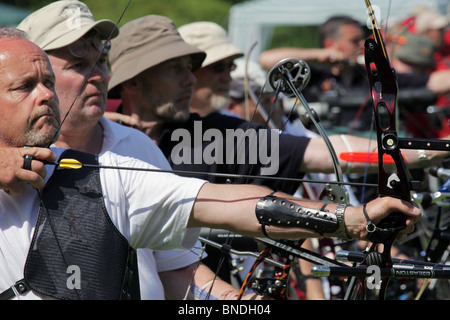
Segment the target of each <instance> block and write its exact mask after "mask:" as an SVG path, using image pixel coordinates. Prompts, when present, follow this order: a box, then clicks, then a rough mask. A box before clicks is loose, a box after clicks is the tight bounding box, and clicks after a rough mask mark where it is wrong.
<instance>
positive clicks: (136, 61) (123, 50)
mask: <svg viewBox="0 0 450 320" xmlns="http://www.w3.org/2000/svg"><path fill="white" fill-rule="evenodd" d="M186 55H191V56H192V61H193V70H194V71H195V70H196V69H198V68H200V66H201V65H202V62H203V60H204V59H205V56H206V54H205V53H204V52H203V51H201V50H200V49H199V48H197V47H195V46H192V45H189V44H187V43H186V42H185V41H184V40H183V38H181V36H180V34H179V33H178V30H177V28H176V27H175V24H174V23H173V21H172V20H170V19H169V18H167V17H164V16H159V15H148V16H144V17H141V18H138V19H136V20H133V21H131V22H128V23H127V24H125V25H124V26H122V27H121V28H120V34H119V36H118V37H117V38H116V39H114V40H113V41H112V42H111V51H110V52H109V61H110V63H111V72H112V76H111V79H110V82H109V96H110V97H111V98H117V92H114V91H117V90H113V89H114V88H115V87H116V86H117V85H119V84H120V83H122V82H124V81H126V80H129V79H131V78H133V77H135V76H136V75H138V74H139V73H141V72H143V71H144V70H146V69H148V68H151V67H153V66H156V65H158V64H160V63H162V62H164V61H167V60H170V59H174V58H178V57H182V56H186Z"/></svg>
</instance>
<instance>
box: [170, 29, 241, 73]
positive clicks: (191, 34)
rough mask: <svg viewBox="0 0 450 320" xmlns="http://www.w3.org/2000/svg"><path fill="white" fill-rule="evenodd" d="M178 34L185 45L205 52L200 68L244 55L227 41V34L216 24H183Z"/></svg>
mask: <svg viewBox="0 0 450 320" xmlns="http://www.w3.org/2000/svg"><path fill="white" fill-rule="evenodd" d="M178 32H179V33H180V34H181V36H182V37H183V39H184V41H186V42H187V43H189V44H191V45H193V46H196V47H198V48H200V49H201V50H203V51H205V52H206V59H205V61H203V64H202V67H206V66H209V65H211V64H213V63H215V62H217V61H220V60H223V59H227V58H230V57H233V58H239V57H242V56H243V55H244V53H243V52H242V51H241V50H240V49H239V48H238V47H236V46H235V45H234V44H233V43H231V41H230V40H229V39H228V36H227V32H226V31H225V29H224V28H222V27H221V26H219V25H218V24H216V23H214V22H210V21H199V22H193V23H189V24H185V25H184V26H181V27H179V28H178Z"/></svg>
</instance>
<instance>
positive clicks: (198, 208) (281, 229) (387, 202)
mask: <svg viewBox="0 0 450 320" xmlns="http://www.w3.org/2000/svg"><path fill="white" fill-rule="evenodd" d="M271 192H272V191H271V190H270V189H267V188H265V187H260V186H254V185H220V184H212V183H206V184H205V185H204V186H203V187H202V189H201V190H200V192H199V194H198V196H197V199H196V201H195V204H194V207H193V210H192V212H191V216H190V219H189V223H188V227H210V228H216V229H226V230H230V231H233V232H236V233H239V234H242V235H247V236H252V237H261V236H264V235H265V234H264V231H265V232H266V234H267V235H268V236H269V237H271V238H275V239H298V238H312V237H321V236H327V237H336V236H338V229H339V225H340V224H341V223H340V222H339V219H336V217H337V216H336V209H337V204H328V205H327V207H326V209H325V210H320V209H321V208H322V206H323V205H324V203H323V202H320V201H310V200H305V199H297V198H293V197H292V196H289V195H286V194H281V193H275V194H274V196H276V199H277V203H276V204H273V205H270V206H269V209H268V210H264V209H262V210H256V207H257V205H258V206H259V207H261V205H262V203H263V202H264V201H266V200H267V199H271V201H273V198H272V197H269V198H268V197H267V196H268V195H269V194H270V193H271ZM263 198H265V200H264V199H263ZM283 199H286V200H289V201H291V202H292V203H291V202H286V203H287V204H286V206H287V207H286V206H285V204H284V203H283V201H282V200H283ZM294 205H299V206H300V207H301V208H298V207H296V210H295V212H292V213H291V212H290V211H289V210H287V211H286V209H289V206H294ZM299 209H301V210H299ZM308 209H312V211H314V212H316V213H317V212H320V215H321V217H322V218H321V219H322V220H321V221H317V220H314V222H316V225H317V226H315V225H314V224H312V223H311V224H310V223H309V222H310V221H312V220H311V217H310V213H309V211H311V210H308ZM366 209H367V213H368V216H369V218H370V220H371V221H372V222H373V223H374V224H375V225H376V224H377V223H378V222H379V221H381V220H382V219H383V218H385V217H387V216H388V215H389V214H390V213H392V212H401V213H403V214H405V215H406V216H407V222H406V225H407V227H406V228H405V229H403V230H402V231H401V237H402V238H404V237H406V234H408V233H410V232H412V230H413V228H414V226H413V225H414V223H416V222H417V221H418V219H419V218H420V215H421V213H420V210H419V208H417V206H415V205H414V204H412V203H408V202H405V201H402V200H399V199H395V198H390V197H381V198H377V199H375V200H373V201H371V202H369V203H367V205H366ZM256 212H259V213H258V218H257V214H256ZM286 212H287V213H286ZM282 213H284V214H285V216H284V217H286V220H290V221H288V223H287V224H284V225H283V226H278V225H277V222H276V218H277V217H280V215H281V214H282ZM271 214H273V216H272V217H273V218H272V217H270V215H271ZM261 221H262V222H261ZM291 221H292V222H293V223H292V224H291ZM296 221H301V224H302V227H291V226H292V225H295V224H294V222H296ZM343 221H344V223H345V224H344V227H345V228H344V229H343V230H344V231H345V233H346V235H347V237H350V238H358V239H365V238H366V237H367V231H366V226H367V220H366V218H365V216H364V214H363V208H362V206H359V207H351V206H348V207H347V208H346V209H345V214H344V217H343ZM263 225H264V227H263ZM341 229H342V226H341ZM314 230H317V231H314ZM329 230H332V231H331V232H328V231H329Z"/></svg>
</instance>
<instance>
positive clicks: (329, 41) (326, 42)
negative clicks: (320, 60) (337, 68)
mask: <svg viewBox="0 0 450 320" xmlns="http://www.w3.org/2000/svg"><path fill="white" fill-rule="evenodd" d="M333 45H334V40H333V39H332V38H325V39H324V40H323V47H324V48H330V47H332V46H333Z"/></svg>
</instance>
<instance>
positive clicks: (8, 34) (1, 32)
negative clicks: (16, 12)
mask: <svg viewBox="0 0 450 320" xmlns="http://www.w3.org/2000/svg"><path fill="white" fill-rule="evenodd" d="M0 39H28V37H27V34H26V32H25V31H22V30H19V29H16V28H7V27H0Z"/></svg>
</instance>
